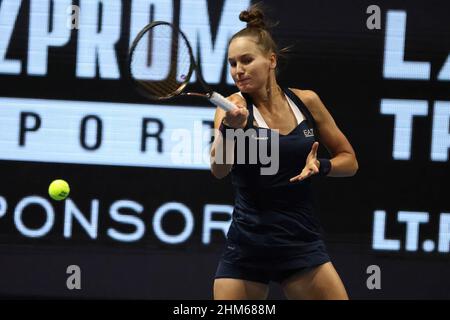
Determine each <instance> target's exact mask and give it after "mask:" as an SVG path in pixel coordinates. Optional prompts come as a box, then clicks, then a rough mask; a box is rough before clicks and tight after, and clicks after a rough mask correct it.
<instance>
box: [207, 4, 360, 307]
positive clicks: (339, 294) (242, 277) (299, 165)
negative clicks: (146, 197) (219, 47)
mask: <svg viewBox="0 0 450 320" xmlns="http://www.w3.org/2000/svg"><path fill="white" fill-rule="evenodd" d="M239 18H240V20H241V21H244V22H247V27H246V28H244V29H242V30H241V31H239V32H238V33H236V34H235V35H234V36H233V37H232V39H231V40H230V43H229V47H228V60H229V63H230V66H231V75H232V77H233V79H234V81H235V83H236V86H237V88H238V89H239V92H237V93H235V94H233V95H231V96H229V97H228V99H229V100H230V101H232V102H233V103H234V104H235V105H236V106H237V108H236V109H235V110H232V111H228V112H225V111H224V110H223V109H221V108H217V110H216V114H215V119H214V126H215V128H216V129H217V131H216V132H217V133H218V134H216V136H215V139H214V142H213V145H212V149H211V171H212V173H213V175H214V176H215V177H217V178H219V179H220V178H223V177H225V176H227V175H228V174H229V173H231V175H232V183H233V187H234V190H235V206H234V211H233V218H232V223H231V226H230V229H229V231H228V234H227V242H226V246H225V251H224V253H223V255H222V258H221V260H220V262H219V265H218V268H217V271H216V275H215V280H214V298H215V299H266V298H267V296H268V284H269V282H270V281H275V282H279V283H280V284H281V286H282V289H283V292H284V293H285V295H286V297H287V298H288V299H348V296H347V293H346V290H345V288H344V285H343V283H342V281H341V279H340V277H339V275H338V274H337V272H336V270H335V268H334V267H333V264H332V263H331V262H330V258H329V255H328V253H327V250H326V247H325V245H324V242H323V239H322V237H321V228H320V225H319V223H318V220H317V219H316V217H315V216H314V213H313V207H312V195H311V191H312V190H311V176H313V175H322V176H328V177H348V176H353V175H354V174H355V173H356V171H357V170H358V162H357V160H356V156H355V152H354V150H353V148H352V146H351V145H350V143H349V141H348V140H347V138H346V137H345V136H344V134H343V133H342V132H341V131H340V129H339V128H338V127H337V125H336V123H335V121H334V120H333V118H332V116H331V115H330V113H329V112H328V111H327V109H326V107H325V106H324V105H323V103H322V102H321V100H320V98H319V97H318V95H317V94H316V93H315V92H313V91H311V90H301V89H289V88H280V86H279V85H278V83H277V79H276V68H277V58H278V53H279V52H278V49H277V46H276V44H275V42H274V40H273V38H272V36H271V34H270V32H269V30H268V27H267V25H266V21H265V18H264V12H263V10H262V9H261V8H260V7H259V6H252V7H251V8H250V9H249V10H248V11H243V12H241V14H240V16H239ZM236 129H244V130H249V129H253V130H255V132H256V133H257V134H258V135H259V134H261V132H262V131H263V130H266V135H265V136H268V137H269V138H265V137H264V138H260V139H258V137H256V139H258V142H262V141H264V142H266V143H268V141H267V140H269V141H270V139H274V137H276V138H277V139H279V141H278V143H279V150H278V151H279V152H278V155H277V156H279V169H278V172H277V173H276V174H274V175H261V171H260V170H258V169H259V168H260V167H261V165H262V164H260V163H258V164H256V165H252V164H238V163H236V158H235V157H236V152H239V150H237V149H236V148H235V144H236V142H235V140H234V139H233V138H231V139H228V138H227V136H226V131H227V130H228V131H229V130H236ZM267 132H272V133H276V135H273V134H267ZM318 141H320V142H321V143H322V144H323V145H324V146H325V147H326V149H327V150H328V152H329V153H330V155H331V159H318V158H317V149H318V147H319V142H318ZM218 151H220V153H219V152H218ZM219 154H220V155H221V157H222V158H221V159H220V160H219V159H218V158H217V157H216V156H217V155H219ZM227 159H228V160H227Z"/></svg>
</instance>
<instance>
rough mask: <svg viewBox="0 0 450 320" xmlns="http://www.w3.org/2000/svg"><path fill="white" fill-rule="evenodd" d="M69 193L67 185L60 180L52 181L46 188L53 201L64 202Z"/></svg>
mask: <svg viewBox="0 0 450 320" xmlns="http://www.w3.org/2000/svg"><path fill="white" fill-rule="evenodd" d="M69 193H70V187H69V184H68V183H67V182H66V181H64V180H61V179H58V180H53V182H52V183H50V186H49V187H48V194H49V195H50V197H51V198H52V199H53V200H58V201H60V200H64V199H65V198H67V196H68V195H69Z"/></svg>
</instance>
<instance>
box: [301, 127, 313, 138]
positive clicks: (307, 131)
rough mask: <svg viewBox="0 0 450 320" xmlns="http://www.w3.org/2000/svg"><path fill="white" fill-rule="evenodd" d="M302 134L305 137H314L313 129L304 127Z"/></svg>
mask: <svg viewBox="0 0 450 320" xmlns="http://www.w3.org/2000/svg"><path fill="white" fill-rule="evenodd" d="M303 134H304V135H305V137H307V138H308V137H314V129H305V130H303Z"/></svg>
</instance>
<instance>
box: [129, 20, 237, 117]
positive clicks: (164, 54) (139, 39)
mask: <svg viewBox="0 0 450 320" xmlns="http://www.w3.org/2000/svg"><path fill="white" fill-rule="evenodd" d="M194 71H195V73H196V76H197V79H198V82H199V83H200V85H201V87H202V88H203V90H204V92H185V89H186V86H187V84H188V83H189V81H190V79H191V77H192V74H193V73H194ZM128 76H129V78H130V80H131V81H132V83H133V84H134V86H135V88H136V89H137V91H138V92H139V93H140V94H142V95H143V96H145V97H147V98H149V99H151V100H165V99H170V98H172V97H175V96H180V95H187V96H198V97H203V98H206V99H208V100H209V101H210V102H211V103H213V104H214V105H217V106H219V107H221V108H222V109H224V110H225V111H231V110H233V109H234V108H236V106H235V105H234V104H233V103H231V102H230V101H228V100H227V99H225V98H224V97H223V96H222V95H221V94H219V93H217V92H215V91H213V90H212V89H211V88H210V87H209V86H208V84H207V83H206V82H205V80H204V79H203V76H202V74H201V72H200V69H199V67H198V65H197V63H196V62H195V59H194V55H193V51H192V48H191V45H190V43H189V41H188V39H187V37H186V36H185V34H184V33H183V32H182V31H181V30H180V29H179V28H177V27H175V26H174V25H172V24H171V23H168V22H164V21H154V22H152V23H150V24H148V25H147V26H145V27H144V28H143V29H142V30H141V31H140V32H139V34H138V35H137V36H136V38H135V39H134V41H133V43H132V45H131V47H130V51H129V53H128Z"/></svg>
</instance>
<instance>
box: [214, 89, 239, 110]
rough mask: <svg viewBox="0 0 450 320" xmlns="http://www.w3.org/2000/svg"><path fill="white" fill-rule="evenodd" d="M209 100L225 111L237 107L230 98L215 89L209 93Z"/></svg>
mask: <svg viewBox="0 0 450 320" xmlns="http://www.w3.org/2000/svg"><path fill="white" fill-rule="evenodd" d="M208 99H209V101H211V102H212V103H213V104H215V105H217V106H219V107H221V108H222V109H223V110H225V111H231V110H233V109H235V108H237V107H236V106H235V105H234V103H232V102H231V101H230V100H228V99H226V98H225V97H224V96H222V95H221V94H220V93H217V92H215V91H213V92H212V93H211V94H210V95H209V98H208Z"/></svg>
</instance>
